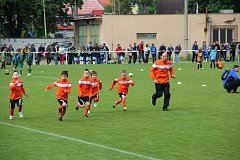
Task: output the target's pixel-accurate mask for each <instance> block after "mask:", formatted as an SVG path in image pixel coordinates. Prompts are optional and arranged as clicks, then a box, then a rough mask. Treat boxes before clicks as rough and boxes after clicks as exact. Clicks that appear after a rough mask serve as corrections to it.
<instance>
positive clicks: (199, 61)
mask: <svg viewBox="0 0 240 160" xmlns="http://www.w3.org/2000/svg"><path fill="white" fill-rule="evenodd" d="M197 62H198V63H201V62H202V53H198V54H197Z"/></svg>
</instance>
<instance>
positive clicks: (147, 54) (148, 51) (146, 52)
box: [144, 44, 150, 63]
mask: <svg viewBox="0 0 240 160" xmlns="http://www.w3.org/2000/svg"><path fill="white" fill-rule="evenodd" d="M144 53H145V59H144V63H148V59H149V54H150V46H149V45H148V44H146V46H145V47H144Z"/></svg>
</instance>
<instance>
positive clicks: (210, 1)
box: [188, 0, 240, 13]
mask: <svg viewBox="0 0 240 160" xmlns="http://www.w3.org/2000/svg"><path fill="white" fill-rule="evenodd" d="M197 4H198V12H199V13H204V12H205V11H206V9H205V8H206V7H208V12H209V13H219V11H220V10H223V9H233V11H234V12H235V13H239V12H240V1H239V0H189V1H188V9H189V13H196V5H197Z"/></svg>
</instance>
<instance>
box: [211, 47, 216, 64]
mask: <svg viewBox="0 0 240 160" xmlns="http://www.w3.org/2000/svg"><path fill="white" fill-rule="evenodd" d="M216 59H217V46H215V49H214V50H211V54H210V61H211V63H210V68H212V65H213V66H214V68H216V64H215V62H216Z"/></svg>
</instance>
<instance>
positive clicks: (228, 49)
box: [0, 40, 240, 68]
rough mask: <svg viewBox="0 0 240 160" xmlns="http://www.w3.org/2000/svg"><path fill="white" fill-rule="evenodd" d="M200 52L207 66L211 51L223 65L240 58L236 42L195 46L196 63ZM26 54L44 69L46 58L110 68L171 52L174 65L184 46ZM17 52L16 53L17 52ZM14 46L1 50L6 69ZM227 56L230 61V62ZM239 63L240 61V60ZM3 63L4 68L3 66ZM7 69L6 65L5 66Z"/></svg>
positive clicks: (52, 48)
mask: <svg viewBox="0 0 240 160" xmlns="http://www.w3.org/2000/svg"><path fill="white" fill-rule="evenodd" d="M199 49H202V51H203V56H202V57H203V61H205V62H207V61H208V59H209V56H210V54H211V51H213V50H217V57H216V59H220V60H223V61H235V57H236V56H235V53H236V51H237V50H238V56H240V45H238V43H236V42H234V40H233V41H232V43H230V44H228V43H221V44H219V43H218V41H216V42H214V43H213V44H211V45H209V46H207V44H206V42H205V41H203V42H202V44H201V45H198V43H197V41H195V42H194V44H193V45H192V50H191V51H192V62H197V52H198V50H199ZM17 50H18V51H19V52H20V53H22V54H23V57H26V56H25V55H26V54H28V53H35V54H34V55H35V64H36V65H40V64H41V62H42V58H46V63H47V64H48V65H51V64H55V65H57V64H61V65H63V64H65V63H68V64H89V63H92V64H106V63H119V64H122V63H129V64H131V63H133V64H135V63H136V62H138V63H149V58H151V59H152V63H154V62H155V61H156V60H157V59H161V57H162V54H163V53H164V52H167V55H168V59H169V60H171V58H172V57H174V62H175V63H178V62H179V54H180V52H181V50H182V48H181V44H177V45H176V46H175V47H173V46H172V44H169V45H168V46H166V45H165V44H164V43H162V44H161V45H160V46H159V47H156V46H155V44H154V43H152V44H148V43H147V44H144V42H143V41H141V42H140V43H139V44H137V43H134V44H133V45H132V44H129V46H128V47H127V48H126V49H124V48H122V47H121V44H118V45H117V46H116V48H115V49H114V51H110V50H109V48H108V46H107V45H106V44H105V43H103V44H97V43H95V44H93V43H92V42H89V43H88V44H87V46H86V47H83V48H81V49H77V48H76V47H75V45H74V44H70V45H69V46H68V47H67V48H66V47H64V46H63V45H59V44H52V45H48V46H46V47H45V46H44V45H42V44H41V45H40V46H39V47H38V49H36V48H35V45H33V44H32V45H30V46H28V45H26V46H25V47H24V48H22V49H17ZM17 50H16V51H17ZM16 51H15V50H14V48H13V47H12V45H9V46H7V45H6V44H4V45H2V46H0V53H1V61H2V62H3V63H4V64H6V65H11V64H12V63H13V61H14V55H15V53H16ZM227 55H230V56H229V59H227ZM114 57H116V58H117V60H116V61H114V60H113V58H114ZM238 60H239V58H238ZM3 63H2V64H3ZM2 68H4V65H2Z"/></svg>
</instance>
